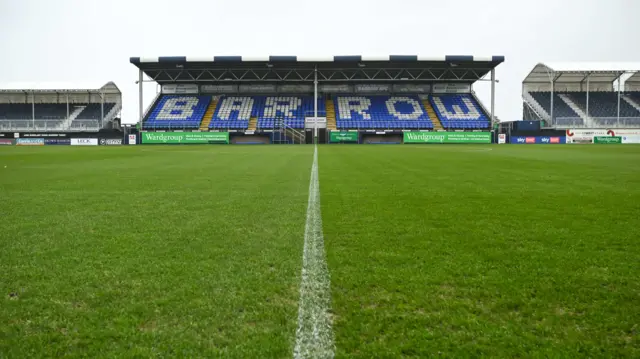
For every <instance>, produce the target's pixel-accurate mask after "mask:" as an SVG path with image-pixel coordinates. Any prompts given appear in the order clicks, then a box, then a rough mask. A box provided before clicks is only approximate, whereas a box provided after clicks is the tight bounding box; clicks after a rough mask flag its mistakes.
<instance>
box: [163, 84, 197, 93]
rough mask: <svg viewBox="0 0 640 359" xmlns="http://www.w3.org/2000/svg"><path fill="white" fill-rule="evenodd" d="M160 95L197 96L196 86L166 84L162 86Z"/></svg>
mask: <svg viewBox="0 0 640 359" xmlns="http://www.w3.org/2000/svg"><path fill="white" fill-rule="evenodd" d="M162 93H166V94H197V93H198V85H196V84H166V85H162Z"/></svg>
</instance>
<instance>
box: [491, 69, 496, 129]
mask: <svg viewBox="0 0 640 359" xmlns="http://www.w3.org/2000/svg"><path fill="white" fill-rule="evenodd" d="M495 109H496V69H491V126H492V127H493V126H494V124H495V122H496V113H495Z"/></svg>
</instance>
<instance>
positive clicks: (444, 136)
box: [404, 132, 491, 143]
mask: <svg viewBox="0 0 640 359" xmlns="http://www.w3.org/2000/svg"><path fill="white" fill-rule="evenodd" d="M404 143H491V132H405V133H404Z"/></svg>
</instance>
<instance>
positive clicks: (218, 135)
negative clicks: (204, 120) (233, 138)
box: [142, 132, 229, 144]
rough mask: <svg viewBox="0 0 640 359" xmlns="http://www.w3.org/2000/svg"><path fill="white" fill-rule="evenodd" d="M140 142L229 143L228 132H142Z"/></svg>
mask: <svg viewBox="0 0 640 359" xmlns="http://www.w3.org/2000/svg"><path fill="white" fill-rule="evenodd" d="M142 143H166V144H207V143H229V132H143V133H142Z"/></svg>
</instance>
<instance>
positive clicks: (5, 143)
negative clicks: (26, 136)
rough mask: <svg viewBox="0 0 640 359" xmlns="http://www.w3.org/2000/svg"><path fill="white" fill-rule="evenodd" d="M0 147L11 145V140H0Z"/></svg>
mask: <svg viewBox="0 0 640 359" xmlns="http://www.w3.org/2000/svg"><path fill="white" fill-rule="evenodd" d="M0 145H13V140H7V139H0Z"/></svg>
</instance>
